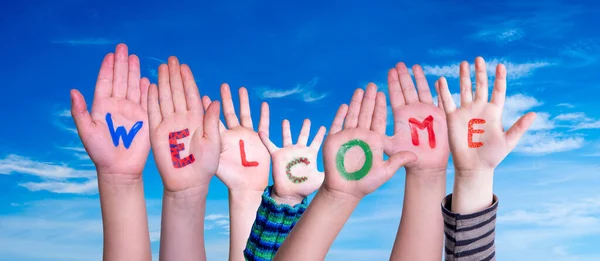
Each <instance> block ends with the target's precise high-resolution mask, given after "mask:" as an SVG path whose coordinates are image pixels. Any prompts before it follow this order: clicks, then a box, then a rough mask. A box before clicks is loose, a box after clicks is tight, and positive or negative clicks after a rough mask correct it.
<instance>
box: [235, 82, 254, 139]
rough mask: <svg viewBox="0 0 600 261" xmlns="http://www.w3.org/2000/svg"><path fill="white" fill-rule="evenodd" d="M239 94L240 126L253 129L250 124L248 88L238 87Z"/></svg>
mask: <svg viewBox="0 0 600 261" xmlns="http://www.w3.org/2000/svg"><path fill="white" fill-rule="evenodd" d="M238 92H239V95H240V121H241V122H242V126H244V127H246V128H248V129H251V130H254V127H253V126H252V117H251V116H250V99H249V98H248V90H246V88H244V87H241V88H240V89H239V91H238Z"/></svg>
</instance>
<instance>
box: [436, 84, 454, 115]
mask: <svg viewBox="0 0 600 261" xmlns="http://www.w3.org/2000/svg"><path fill="white" fill-rule="evenodd" d="M440 92H441V93H440V96H442V104H443V105H444V111H445V112H446V115H448V114H450V113H452V112H454V111H455V110H456V104H454V100H453V99H452V94H451V93H450V89H448V82H446V78H444V77H441V78H440Z"/></svg>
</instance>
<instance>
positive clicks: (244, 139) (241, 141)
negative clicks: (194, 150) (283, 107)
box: [202, 84, 271, 192]
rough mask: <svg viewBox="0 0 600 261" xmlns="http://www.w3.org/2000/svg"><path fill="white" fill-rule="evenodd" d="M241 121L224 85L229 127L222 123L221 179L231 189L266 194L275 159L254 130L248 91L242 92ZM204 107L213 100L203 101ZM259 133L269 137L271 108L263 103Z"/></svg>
mask: <svg viewBox="0 0 600 261" xmlns="http://www.w3.org/2000/svg"><path fill="white" fill-rule="evenodd" d="M239 96H240V97H239V98H240V120H241V123H240V121H238V118H237V116H236V114H235V108H234V106H233V100H232V98H231V90H230V89H229V85H227V84H222V85H221V99H222V102H223V114H224V115H225V121H226V123H227V127H225V125H224V124H223V123H220V126H219V131H220V132H221V144H222V147H221V157H220V163H219V169H218V170H217V177H218V178H219V179H220V180H221V181H223V183H225V185H226V186H227V187H228V188H229V189H230V190H253V191H259V192H262V191H263V190H264V189H265V187H267V184H268V182H269V164H270V160H271V158H270V157H269V152H268V151H267V148H266V147H265V146H264V145H263V143H262V141H261V140H260V138H259V137H258V133H257V132H256V131H254V127H253V124H252V118H251V116H250V102H249V98H248V91H247V90H246V88H244V87H242V88H240V89H239ZM202 102H203V104H204V107H205V108H206V107H207V106H208V105H209V104H210V98H208V97H207V96H204V98H203V99H202ZM258 130H259V131H262V132H264V133H266V135H267V136H268V135H269V106H268V105H267V103H266V102H264V103H263V104H262V108H261V114H260V122H259V126H258Z"/></svg>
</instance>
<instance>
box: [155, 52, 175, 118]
mask: <svg viewBox="0 0 600 261" xmlns="http://www.w3.org/2000/svg"><path fill="white" fill-rule="evenodd" d="M158 101H159V104H160V112H161V114H162V118H167V117H169V116H170V115H171V114H173V113H175V109H174V108H173V98H172V94H171V85H170V83H169V66H167V65H166V64H161V65H160V66H158Z"/></svg>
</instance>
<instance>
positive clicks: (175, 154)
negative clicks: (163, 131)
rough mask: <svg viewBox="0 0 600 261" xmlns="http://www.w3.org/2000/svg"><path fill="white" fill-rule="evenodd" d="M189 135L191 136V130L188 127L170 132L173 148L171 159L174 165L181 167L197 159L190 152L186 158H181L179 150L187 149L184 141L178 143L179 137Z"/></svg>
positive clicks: (170, 145) (170, 143) (170, 142)
mask: <svg viewBox="0 0 600 261" xmlns="http://www.w3.org/2000/svg"><path fill="white" fill-rule="evenodd" d="M187 136H190V131H189V130H188V129H185V130H182V131H176V132H171V133H169V147H170V148H171V161H173V167H175V168H177V169H179V168H183V167H185V166H187V165H189V164H192V163H194V161H196V159H195V158H194V155H193V154H191V153H190V155H189V156H187V157H185V158H183V159H182V158H181V156H180V155H179V152H180V151H182V150H184V149H185V146H184V145H183V143H177V140H178V139H183V138H185V137H187Z"/></svg>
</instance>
